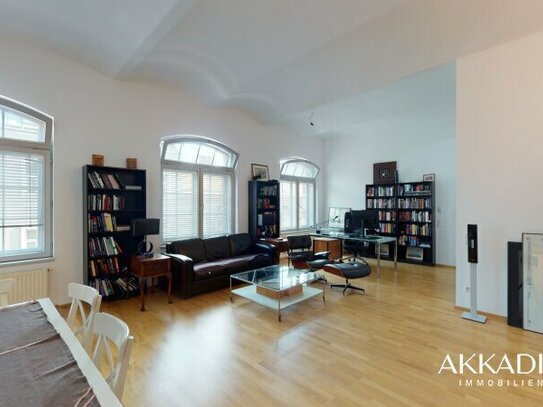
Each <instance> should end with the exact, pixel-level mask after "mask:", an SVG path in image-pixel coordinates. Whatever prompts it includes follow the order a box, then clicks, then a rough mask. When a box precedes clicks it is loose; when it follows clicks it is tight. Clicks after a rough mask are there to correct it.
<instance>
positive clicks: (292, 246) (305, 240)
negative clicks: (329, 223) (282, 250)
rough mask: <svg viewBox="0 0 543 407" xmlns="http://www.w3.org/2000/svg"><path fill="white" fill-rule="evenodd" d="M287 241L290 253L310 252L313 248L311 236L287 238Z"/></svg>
mask: <svg viewBox="0 0 543 407" xmlns="http://www.w3.org/2000/svg"><path fill="white" fill-rule="evenodd" d="M287 241H288V250H289V253H292V252H293V251H296V250H309V249H310V248H311V236H309V235H294V236H287Z"/></svg>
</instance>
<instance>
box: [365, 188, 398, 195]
mask: <svg viewBox="0 0 543 407" xmlns="http://www.w3.org/2000/svg"><path fill="white" fill-rule="evenodd" d="M394 195H395V192H394V186H388V187H369V188H368V189H367V191H366V196H394Z"/></svg>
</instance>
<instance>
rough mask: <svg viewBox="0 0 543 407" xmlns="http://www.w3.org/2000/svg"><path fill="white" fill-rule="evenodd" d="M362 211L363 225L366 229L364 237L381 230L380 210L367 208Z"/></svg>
mask: <svg viewBox="0 0 543 407" xmlns="http://www.w3.org/2000/svg"><path fill="white" fill-rule="evenodd" d="M360 212H362V214H361V217H362V225H361V228H362V229H363V230H364V237H365V236H366V235H374V234H375V233H376V231H379V211H377V210H375V209H366V210H365V211H360Z"/></svg>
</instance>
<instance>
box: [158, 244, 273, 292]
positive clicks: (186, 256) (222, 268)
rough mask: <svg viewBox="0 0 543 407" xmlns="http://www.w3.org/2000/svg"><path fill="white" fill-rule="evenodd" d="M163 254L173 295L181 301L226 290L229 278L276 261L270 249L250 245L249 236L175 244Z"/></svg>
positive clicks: (168, 245)
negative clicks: (167, 261)
mask: <svg viewBox="0 0 543 407" xmlns="http://www.w3.org/2000/svg"><path fill="white" fill-rule="evenodd" d="M165 254H166V255H168V256H170V257H171V259H172V274H173V289H174V292H175V293H176V294H177V295H180V296H182V297H183V298H190V297H192V296H194V295H197V294H202V293H205V292H209V291H213V290H217V289H219V288H224V287H228V286H229V284H230V275H231V274H235V273H241V272H243V271H248V270H253V269H257V268H260V267H265V266H270V265H272V264H277V263H278V261H279V259H278V258H277V252H276V250H275V247H274V246H273V245H271V244H268V243H265V242H257V243H253V242H252V241H251V237H250V236H249V234H248V233H238V234H234V235H229V236H220V237H213V238H208V239H187V240H178V241H175V242H171V243H169V244H167V245H166V253H165Z"/></svg>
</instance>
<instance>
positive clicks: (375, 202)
mask: <svg viewBox="0 0 543 407" xmlns="http://www.w3.org/2000/svg"><path fill="white" fill-rule="evenodd" d="M390 199H393V200H394V204H393V205H392V204H391V201H390ZM385 200H386V201H385ZM434 208H435V184H434V182H426V181H416V182H402V183H396V184H387V185H366V209H375V210H378V211H379V226H380V233H379V235H381V236H394V237H396V238H397V239H398V261H400V262H405V263H413V264H422V265H427V266H433V265H435V254H436V230H435V219H434V217H435V216H434V212H433V210H434ZM387 225H393V226H387ZM391 228H392V231H391ZM409 248H413V249H419V250H418V251H419V252H420V251H422V260H418V259H412V258H408V257H407V256H408V253H409V252H412V250H411V249H409ZM389 251H390V255H389V256H382V257H383V258H385V259H386V258H388V257H393V255H394V253H393V251H394V246H393V245H390V247H389ZM414 251H417V250H414Z"/></svg>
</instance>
